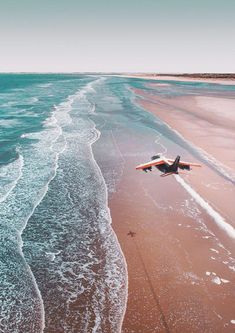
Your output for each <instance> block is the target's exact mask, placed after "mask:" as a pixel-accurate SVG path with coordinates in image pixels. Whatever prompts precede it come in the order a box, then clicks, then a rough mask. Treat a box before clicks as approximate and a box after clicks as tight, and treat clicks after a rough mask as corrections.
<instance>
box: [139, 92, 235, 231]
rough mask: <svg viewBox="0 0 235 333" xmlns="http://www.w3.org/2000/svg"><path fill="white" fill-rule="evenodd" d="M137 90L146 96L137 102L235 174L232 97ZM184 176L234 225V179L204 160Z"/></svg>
mask: <svg viewBox="0 0 235 333" xmlns="http://www.w3.org/2000/svg"><path fill="white" fill-rule="evenodd" d="M136 93H138V94H140V95H141V96H142V97H145V98H146V100H145V99H141V100H139V101H138V102H139V104H140V105H142V106H143V107H144V108H145V109H146V110H148V111H150V112H152V113H154V114H155V115H157V116H158V117H159V118H160V119H161V120H163V121H164V122H166V123H167V124H168V125H169V126H170V127H171V128H173V129H174V130H176V131H177V132H178V133H180V135H182V136H183V137H184V138H185V139H186V140H187V141H189V142H190V143H192V144H193V145H194V146H195V147H197V149H198V148H199V149H202V151H203V153H205V154H207V155H208V154H209V155H208V158H209V159H214V160H215V162H216V163H217V161H218V162H219V165H220V167H221V168H222V170H224V172H226V173H228V174H229V175H232V177H233V178H234V177H235V172H234V170H235V151H234V149H233V148H232V147H234V146H235V113H234V108H235V100H232V99H225V98H214V97H205V96H197V97H194V96H180V97H174V98H167V97H165V98H163V97H159V96H156V95H155V96H152V95H148V94H147V93H146V92H143V91H140V90H136ZM193 158H194V157H193ZM186 179H187V180H188V181H189V182H190V184H192V185H193V187H194V188H195V189H196V190H197V192H199V193H200V194H201V195H202V197H203V198H205V199H206V200H208V201H209V202H210V203H211V204H212V205H213V206H214V207H216V209H217V210H219V211H220V212H222V214H223V215H224V216H226V218H227V219H228V220H229V222H230V223H232V224H233V225H234V221H235V210H234V196H235V189H234V183H232V182H229V181H227V180H226V179H224V178H223V177H221V175H218V174H217V173H216V172H214V171H213V170H211V168H209V167H208V166H207V165H206V164H204V165H203V168H200V169H194V170H193V171H192V172H191V173H190V174H189V175H188V176H186ZM234 180H235V178H234ZM221 198H223V200H221Z"/></svg>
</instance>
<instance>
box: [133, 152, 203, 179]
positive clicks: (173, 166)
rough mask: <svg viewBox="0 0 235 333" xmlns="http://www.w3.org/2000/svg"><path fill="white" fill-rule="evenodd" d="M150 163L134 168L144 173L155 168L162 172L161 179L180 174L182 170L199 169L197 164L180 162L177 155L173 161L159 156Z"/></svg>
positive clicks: (154, 157)
mask: <svg viewBox="0 0 235 333" xmlns="http://www.w3.org/2000/svg"><path fill="white" fill-rule="evenodd" d="M151 159H152V161H150V162H147V163H144V164H140V165H137V166H136V170H143V171H145V172H148V171H152V167H153V166H155V167H156V168H157V169H158V170H160V171H161V172H162V174H161V177H166V176H169V175H173V174H178V173H181V172H179V171H178V168H179V169H182V170H188V171H189V170H191V167H201V165H200V164H198V163H191V162H183V161H180V156H179V155H178V156H177V157H176V159H175V160H173V159H171V158H166V157H164V156H163V155H161V154H158V155H155V156H153V157H152V158H151Z"/></svg>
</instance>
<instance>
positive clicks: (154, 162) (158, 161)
mask: <svg viewBox="0 0 235 333" xmlns="http://www.w3.org/2000/svg"><path fill="white" fill-rule="evenodd" d="M161 164H169V163H168V161H167V160H165V159H164V158H158V159H155V160H152V161H150V162H147V163H144V164H139V165H137V166H136V170H144V169H147V168H150V167H152V166H155V165H161Z"/></svg>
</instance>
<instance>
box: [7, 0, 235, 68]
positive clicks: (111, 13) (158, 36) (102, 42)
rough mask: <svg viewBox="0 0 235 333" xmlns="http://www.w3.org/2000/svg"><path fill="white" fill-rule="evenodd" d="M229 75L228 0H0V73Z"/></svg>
mask: <svg viewBox="0 0 235 333" xmlns="http://www.w3.org/2000/svg"><path fill="white" fill-rule="evenodd" d="M4 71H5V72H6V71H39V72H45V71H51V72H53V71H56V72H69V71H142V72H144V71H145V72H147V71H148V72H151V71H154V72H235V0H116V1H113V0H84V1H82V0H37V1H35V0H0V72H4Z"/></svg>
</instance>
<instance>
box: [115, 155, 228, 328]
mask: <svg viewBox="0 0 235 333" xmlns="http://www.w3.org/2000/svg"><path fill="white" fill-rule="evenodd" d="M133 167H134V163H133V161H131V160H129V161H128V160H126V167H125V171H124V174H123V178H122V181H121V183H120V185H119V187H118V191H117V193H115V194H114V196H113V197H112V199H111V201H110V208H111V213H112V219H113V224H112V225H113V228H114V231H115V233H116V234H117V236H118V239H119V242H120V244H121V247H122V250H123V252H124V255H125V258H126V261H127V267H128V280H129V291H128V303H127V311H126V315H125V318H124V323H123V330H122V332H125V333H129V332H137V333H142V332H150V333H151V332H198V333H199V332H232V325H231V323H230V318H232V317H233V316H234V311H233V284H232V281H234V272H233V271H232V270H231V269H229V266H226V264H224V263H223V262H225V263H226V262H227V261H228V260H229V261H230V259H229V253H228V252H227V251H226V250H225V249H224V248H223V246H222V245H221V244H218V243H216V242H215V240H214V237H213V235H212V234H210V233H209V232H208V231H207V229H206V228H205V229H204V228H203V225H201V224H200V223H197V219H198V220H201V219H203V220H204V221H206V222H207V223H210V224H211V225H213V221H212V219H211V218H210V217H209V216H208V215H207V214H206V213H204V212H203V211H202V212H198V210H197V209H198V207H197V206H196V205H195V211H192V215H191V216H190V215H188V216H187V215H185V213H184V208H186V206H187V202H189V201H190V196H189V195H188V194H187V193H185V191H184V190H183V189H182V188H181V186H180V185H179V184H178V183H177V182H176V181H175V179H174V178H173V177H172V178H168V179H163V178H160V177H159V178H156V177H158V175H156V174H148V175H145V174H138V175H136V174H135V170H134V171H132V170H133ZM146 176H147V177H146ZM154 184H155V185H154ZM156 184H157V189H156ZM166 187H167V188H171V192H170V193H169V192H168V191H166V190H164V189H165V188H166ZM176 198H177V199H176ZM120 207H122V209H120ZM195 214H196V215H197V214H198V216H197V217H196V220H195ZM130 230H131V231H133V232H135V233H136V235H135V236H134V237H133V238H132V237H130V236H128V235H127V233H128V232H129V231H130ZM218 259H219V260H218ZM228 281H229V282H228ZM221 299H223V301H222V302H221ZM220 316H221V317H222V318H223V320H222V318H220ZM225 323H226V326H224V325H225Z"/></svg>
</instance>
